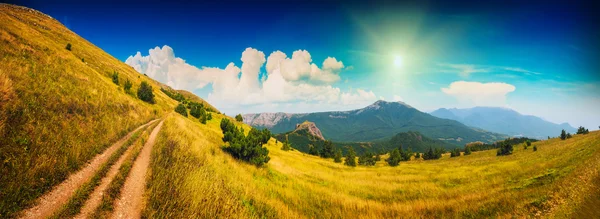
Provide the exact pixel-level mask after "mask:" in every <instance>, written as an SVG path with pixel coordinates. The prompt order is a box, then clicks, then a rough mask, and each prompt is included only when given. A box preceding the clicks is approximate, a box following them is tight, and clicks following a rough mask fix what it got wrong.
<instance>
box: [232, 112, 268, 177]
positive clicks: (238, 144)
mask: <svg viewBox="0 0 600 219" xmlns="http://www.w3.org/2000/svg"><path fill="white" fill-rule="evenodd" d="M220 126H221V130H222V131H223V141H224V142H229V146H228V147H226V146H223V150H224V151H226V152H228V153H229V154H231V155H232V156H233V157H235V158H237V159H240V160H243V161H246V162H248V163H251V164H254V165H256V166H262V165H264V164H266V163H267V162H269V160H270V159H271V158H270V157H269V150H268V149H266V148H264V147H263V145H264V144H266V143H267V142H268V141H269V139H271V132H269V130H267V129H263V130H262V131H260V130H258V129H255V128H252V129H250V132H249V133H248V136H244V130H243V129H241V128H240V129H237V128H236V127H235V125H234V124H233V123H232V122H231V121H229V119H222V120H221V124H220Z"/></svg>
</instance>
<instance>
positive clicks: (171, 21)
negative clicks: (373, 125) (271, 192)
mask: <svg viewBox="0 0 600 219" xmlns="http://www.w3.org/2000/svg"><path fill="white" fill-rule="evenodd" d="M174 2H175V3H173V2H171V3H160V2H158V1H144V2H125V3H124V2H106V1H101V2H94V1H87V2H85V3H82V2H78V1H52V2H48V1H16V2H13V3H16V4H20V5H25V6H29V7H32V8H35V9H38V10H40V11H42V12H44V13H47V14H49V15H50V16H52V17H54V18H56V19H58V20H59V21H61V22H62V23H63V24H65V25H66V26H67V27H69V28H70V29H72V30H73V31H75V32H76V33H77V34H79V35H81V36H82V37H84V38H86V39H87V40H89V41H91V42H92V43H94V44H95V45H97V46H99V47H100V48H102V49H104V50H105V51H106V52H108V53H110V54H111V55H113V56H115V57H116V58H118V59H120V60H122V61H127V63H128V64H130V65H137V66H138V67H137V68H136V69H138V71H141V72H143V73H148V74H149V75H151V76H153V77H154V78H156V79H158V80H161V81H162V82H164V83H167V84H169V85H171V86H173V87H175V88H178V89H187V90H191V91H193V92H194V93H196V94H198V95H199V96H201V97H202V98H205V99H207V100H209V101H210V102H211V103H214V104H215V105H216V106H217V107H218V108H220V109H222V110H223V111H225V112H226V113H228V114H234V113H248V112H265V111H268V112H275V111H285V112H312V111H323V110H346V109H354V108H359V107H363V106H366V105H368V104H370V103H372V102H374V101H376V100H378V99H385V100H388V101H395V100H401V101H404V102H406V103H408V104H410V105H412V106H414V107H416V108H417V109H420V110H422V111H433V110H435V109H437V108H440V107H446V108H451V107H457V108H465V107H472V106H482V105H484V106H501V107H508V108H512V109H515V110H517V111H519V112H521V113H523V114H530V115H536V116H540V117H542V118H544V119H547V120H549V121H552V122H556V123H562V122H569V123H570V124H571V125H573V126H579V125H584V126H587V127H590V128H591V129H597V128H598V125H600V115H599V113H597V111H598V110H597V109H598V108H600V87H599V86H600V75H599V73H598V71H597V70H598V64H597V60H598V51H599V47H598V43H597V42H596V41H597V40H596V39H598V37H599V34H598V29H597V28H596V27H595V26H594V24H593V22H592V21H593V20H594V17H593V11H592V9H591V8H593V7H591V5H586V4H585V3H581V2H577V1H569V4H565V3H556V4H551V3H548V2H545V3H544V4H536V3H535V2H534V3H529V4H514V3H512V2H509V3H507V2H502V3H490V1H487V2H485V3H480V2H479V1H473V2H470V1H463V2H460V3H456V2H450V1H439V2H425V3H423V1H421V2H420V3H415V2H391V1H386V2H375V3H373V2H371V3H365V2H358V1H344V2H341V1H326V2H308V3H307V2H300V1H285V2H278V1H261V2H247V1H243V2H234V1H225V2H220V3H193V4H192V3H181V2H178V1H174ZM165 45H166V47H163V46H165ZM156 47H159V48H156ZM247 48H251V49H247ZM151 49H152V50H153V52H152V54H150V53H149V50H151ZM138 51H139V52H140V54H139V55H138V56H137V58H136V57H134V55H136V53H137V52H138ZM275 51H281V52H282V53H284V54H285V57H286V58H276V57H279V56H281V55H282V54H281V53H277V54H275V55H273V59H272V60H270V57H271V56H272V53H273V52H275ZM295 51H299V52H298V53H297V58H292V56H294V57H295V56H296V55H293V54H294V52H295ZM130 56H131V57H130ZM308 56H310V61H308V60H306V57H308ZM328 57H331V58H335V59H329V60H328V61H326V62H327V64H325V63H324V62H325V60H326V59H328ZM128 58H129V60H128ZM242 59H244V61H242ZM286 59H287V60H286ZM269 62H271V63H273V65H271V66H272V68H271V69H270V70H269V67H268V66H269ZM230 63H233V64H232V65H229V64H230ZM284 63H285V64H284ZM312 64H314V66H315V67H316V68H315V67H312ZM228 66H229V67H228ZM134 67H135V66H134ZM203 67H213V68H203ZM149 69H150V70H149ZM232 75H234V76H232ZM244 75H245V76H244ZM265 83H266V84H267V85H265Z"/></svg>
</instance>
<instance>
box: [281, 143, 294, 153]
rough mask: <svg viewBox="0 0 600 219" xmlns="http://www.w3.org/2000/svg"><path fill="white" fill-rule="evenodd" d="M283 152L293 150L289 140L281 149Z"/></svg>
mask: <svg viewBox="0 0 600 219" xmlns="http://www.w3.org/2000/svg"><path fill="white" fill-rule="evenodd" d="M281 150H284V151H289V150H292V147H291V146H290V143H289V142H288V141H287V140H286V141H285V142H283V146H282V147H281Z"/></svg>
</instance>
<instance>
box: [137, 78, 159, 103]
mask: <svg viewBox="0 0 600 219" xmlns="http://www.w3.org/2000/svg"><path fill="white" fill-rule="evenodd" d="M137 95H138V98H140V100H143V101H146V102H148V103H152V104H154V103H155V102H154V93H152V86H150V84H148V82H145V81H142V83H141V84H140V88H138V92H137Z"/></svg>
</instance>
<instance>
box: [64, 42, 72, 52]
mask: <svg viewBox="0 0 600 219" xmlns="http://www.w3.org/2000/svg"><path fill="white" fill-rule="evenodd" d="M65 49H67V50H69V51H71V43H67V47H65Z"/></svg>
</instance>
